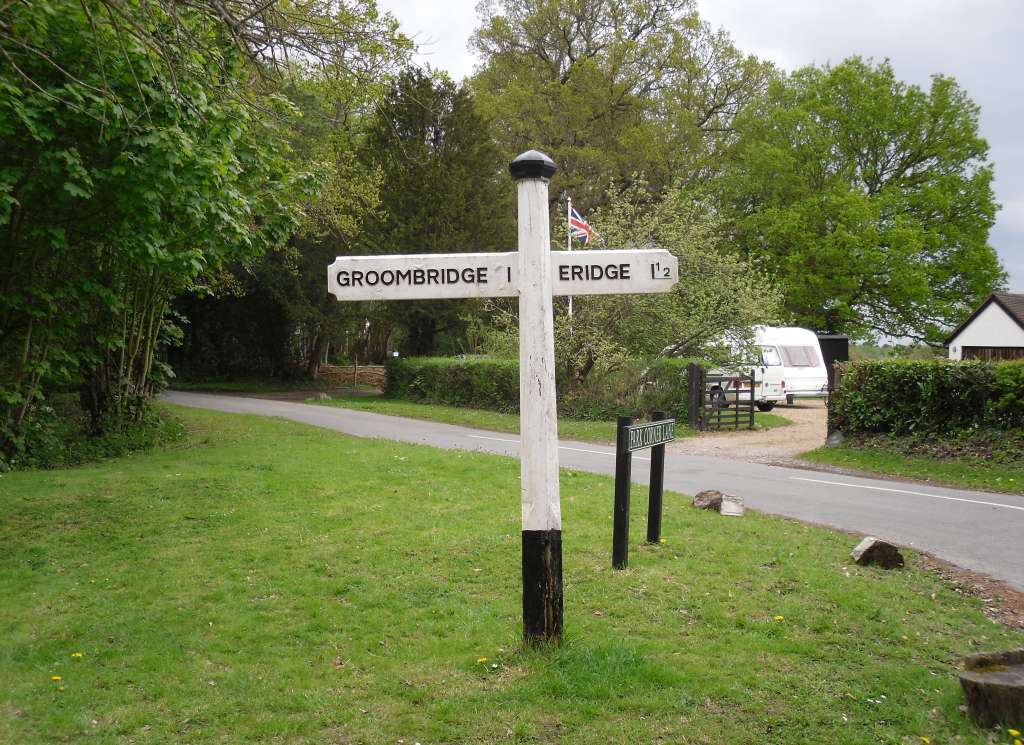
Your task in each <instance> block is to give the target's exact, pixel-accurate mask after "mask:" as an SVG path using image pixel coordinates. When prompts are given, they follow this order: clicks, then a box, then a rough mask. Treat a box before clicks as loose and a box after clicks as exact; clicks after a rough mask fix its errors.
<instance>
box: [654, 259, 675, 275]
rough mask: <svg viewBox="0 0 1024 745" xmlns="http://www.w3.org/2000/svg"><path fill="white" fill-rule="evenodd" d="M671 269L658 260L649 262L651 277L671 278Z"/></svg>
mask: <svg viewBox="0 0 1024 745" xmlns="http://www.w3.org/2000/svg"><path fill="white" fill-rule="evenodd" d="M671 278H672V270H671V269H669V268H668V267H667V266H662V265H661V262H660V261H655V262H654V263H653V264H651V279H671Z"/></svg>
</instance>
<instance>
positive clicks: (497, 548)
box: [0, 407, 1024, 745]
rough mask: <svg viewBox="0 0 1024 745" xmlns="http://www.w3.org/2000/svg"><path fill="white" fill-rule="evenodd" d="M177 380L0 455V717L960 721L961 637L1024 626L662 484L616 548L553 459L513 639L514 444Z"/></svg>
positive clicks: (620, 729)
mask: <svg viewBox="0 0 1024 745" xmlns="http://www.w3.org/2000/svg"><path fill="white" fill-rule="evenodd" d="M174 408H175V411H176V412H177V413H178V414H179V415H180V416H181V417H182V418H183V419H184V420H185V421H186V422H187V424H188V426H189V428H190V430H191V435H190V437H189V439H188V440H187V441H185V442H183V443H180V444H177V445H173V446H170V447H168V448H165V449H162V450H157V451H149V452H146V453H141V454H136V455H133V456H130V457H125V458H121V459H118V460H114V461H108V462H106V463H103V464H98V465H93V466H86V467H82V468H78V469H74V470H65V471H47V472H38V471H36V472H21V473H13V474H5V475H3V476H0V554H2V558H3V561H0V596H2V597H3V598H4V603H3V604H2V605H0V636H2V638H3V639H4V654H3V655H2V656H0V741H3V742H17V743H35V742H55V741H69V740H86V739H88V740H89V741H90V742H99V743H108V742H109V743H115V742H129V741H148V742H222V741H231V742H268V741H274V742H289V743H299V742H341V743H395V742H397V741H398V740H404V741H405V742H406V743H410V744H411V743H413V742H420V743H423V745H427V744H428V743H455V742H457V743H536V742H548V743H553V742H571V743H583V744H587V743H602V744H604V743H609V742H615V743H651V742H673V743H676V742H690V743H724V742H728V743H739V744H751V745H752V744H754V743H766V742H771V743H779V744H793V745H796V744H797V743H800V744H803V743H809V742H842V743H844V744H846V745H851V744H852V745H857V744H859V743H865V744H866V743H907V742H915V743H919V742H922V739H921V738H922V737H929V738H931V740H932V742H949V741H953V740H954V739H956V741H958V742H962V743H979V744H980V743H986V742H989V740H988V736H987V734H986V733H983V732H981V731H979V730H978V729H976V728H975V727H974V726H973V725H972V724H971V723H970V722H969V721H968V720H966V719H965V718H964V717H963V716H962V715H961V714H960V713H959V711H958V709H957V707H958V705H959V703H960V702H961V694H960V692H959V687H958V684H957V682H956V678H955V669H956V665H957V663H958V661H959V659H960V658H961V657H962V656H963V655H965V654H967V653H969V652H972V651H975V650H978V649H994V648H1005V647H1011V646H1019V645H1021V644H1022V643H1024V636H1022V635H1021V634H1019V633H1016V632H1013V631H1011V630H1009V629H1007V628H1005V627H1002V626H999V625H997V624H995V623H994V622H992V621H990V620H989V619H987V618H986V617H985V616H984V615H983V613H982V612H981V603H980V601H977V600H974V599H970V598H966V597H963V596H961V595H959V594H958V593H957V592H955V591H954V589H953V588H952V587H951V586H950V585H948V584H946V583H944V582H943V581H941V580H940V579H939V578H938V577H936V576H934V575H932V574H930V573H928V572H926V571H924V570H922V569H920V568H918V567H916V566H915V561H914V554H913V552H907V554H908V558H909V560H910V562H909V563H910V568H908V569H907V570H905V571H899V572H885V571H882V570H878V569H873V568H860V567H857V566H851V565H849V563H848V561H849V550H850V547H851V545H852V539H851V538H850V537H849V536H846V535H840V534H836V533H832V532H829V531H826V530H823V529H819V528H814V527H810V526H806V525H802V524H799V523H795V522H790V521H786V520H782V519H777V518H771V517H767V516H764V515H759V514H757V513H748V514H747V516H746V517H744V518H742V519H729V520H726V519H722V518H721V517H719V516H718V515H716V514H711V513H707V512H702V511H696V510H693V509H692V508H691V507H689V506H688V503H687V500H685V499H684V498H682V497H679V496H676V495H671V494H669V495H666V511H665V518H664V535H665V537H666V540H667V542H666V543H665V544H663V545H658V546H647V545H643V544H639V543H638V540H640V539H642V536H643V535H644V530H643V525H644V521H645V515H644V514H643V512H644V511H643V510H642V509H637V510H634V514H633V525H632V535H633V536H634V540H633V542H632V547H631V548H632V551H631V553H632V556H631V565H630V568H629V569H628V570H626V571H623V572H616V571H613V570H612V569H611V568H610V566H609V564H610V556H609V554H610V532H611V515H610V513H611V495H612V491H613V485H612V481H611V479H609V478H605V477H598V476H593V475H589V474H583V473H578V472H571V471H565V472H563V476H562V511H563V515H564V519H565V532H564V546H565V556H564V560H565V580H566V612H565V615H566V639H565V643H564V644H563V645H562V646H561V647H560V648H556V649H549V650H546V651H532V650H528V649H523V648H522V647H521V644H520V618H521V606H520V597H521V595H520V593H521V585H520V583H521V577H520V567H519V552H520V528H519V504H518V493H519V478H518V471H519V466H518V463H517V462H516V461H514V460H512V459H508V458H500V457H496V456H490V455H484V454H479V453H458V452H444V451H439V450H434V449H431V448H427V447H420V446H412V445H403V444H398V443H392V442H384V441H368V440H361V439H356V438H350V437H346V436H344V435H341V434H339V433H335V432H330V431H326V430H319V429H315V428H312V427H307V426H304V425H300V424H296V423H292V422H285V421H279V420H273V419H268V418H261V417H243V416H237V415H229V414H220V413H214V412H202V411H196V410H186V409H182V408H178V407H174ZM55 676H59V679H54V678H55Z"/></svg>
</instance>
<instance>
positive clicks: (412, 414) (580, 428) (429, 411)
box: [306, 396, 792, 444]
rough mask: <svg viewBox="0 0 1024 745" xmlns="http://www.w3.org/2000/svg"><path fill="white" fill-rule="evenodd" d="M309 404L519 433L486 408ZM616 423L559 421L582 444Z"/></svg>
mask: <svg viewBox="0 0 1024 745" xmlns="http://www.w3.org/2000/svg"><path fill="white" fill-rule="evenodd" d="M306 403H311V404H321V405H323V406H335V407H338V408H343V409H356V410H358V411H369V412H373V413H375V414H388V415H390V416H404V417H409V418H411V419H426V420H429V421H432V422H443V423H445V424H458V425H461V426H464V427H474V428H476V429H486V430H491V431H493V432H511V433H516V434H517V433H518V432H519V415H518V414H501V413H498V412H495V411H486V410H484V409H467V408H462V407H459V406H441V405H439V404H424V403H418V402H415V401H405V400H402V399H395V398H384V397H378V396H332V397H331V398H330V399H309V400H308V401H307V402H306ZM755 421H756V422H757V426H758V427H760V428H762V429H769V428H772V427H780V426H785V425H787V424H792V422H791V421H790V420H789V419H786V418H785V417H782V416H779V415H777V414H765V413H762V412H755ZM615 426H616V425H615V422H611V421H610V422H592V421H582V420H578V419H565V418H562V417H559V419H558V435H559V437H562V438H565V439H569V440H580V441H582V442H598V443H604V444H614V442H615ZM696 434H698V433H697V432H696V431H695V430H693V429H690V428H689V427H688V426H686V425H685V424H683V423H681V422H678V421H677V423H676V437H677V438H680V439H681V438H683V437H693V436H694V435H696Z"/></svg>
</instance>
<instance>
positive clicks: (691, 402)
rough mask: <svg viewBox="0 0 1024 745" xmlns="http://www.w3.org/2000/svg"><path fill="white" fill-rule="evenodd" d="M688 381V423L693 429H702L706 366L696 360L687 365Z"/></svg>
mask: <svg viewBox="0 0 1024 745" xmlns="http://www.w3.org/2000/svg"><path fill="white" fill-rule="evenodd" d="M686 382H687V390H688V393H689V395H688V401H687V406H686V423H687V424H689V425H690V428H691V429H695V430H698V431H702V430H703V429H704V426H703V423H702V422H703V418H704V417H703V409H704V368H702V367H701V366H700V365H698V364H697V363H696V362H691V363H690V364H689V365H687V366H686Z"/></svg>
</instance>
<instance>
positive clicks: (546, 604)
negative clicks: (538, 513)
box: [523, 530, 562, 645]
mask: <svg viewBox="0 0 1024 745" xmlns="http://www.w3.org/2000/svg"><path fill="white" fill-rule="evenodd" d="M523 639H524V640H525V641H526V643H527V644H535V645H536V644H544V643H550V642H554V643H555V644H560V643H561V642H562V531H560V530H524V531H523Z"/></svg>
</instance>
